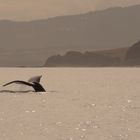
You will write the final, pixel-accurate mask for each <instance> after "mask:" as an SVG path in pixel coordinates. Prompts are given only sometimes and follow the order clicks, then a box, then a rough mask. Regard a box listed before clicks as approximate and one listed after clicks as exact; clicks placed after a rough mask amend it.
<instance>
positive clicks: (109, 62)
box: [45, 51, 121, 67]
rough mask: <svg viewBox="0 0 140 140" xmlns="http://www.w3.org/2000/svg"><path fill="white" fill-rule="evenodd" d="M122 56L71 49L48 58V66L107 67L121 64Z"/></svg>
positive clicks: (46, 64)
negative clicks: (63, 53)
mask: <svg viewBox="0 0 140 140" xmlns="http://www.w3.org/2000/svg"><path fill="white" fill-rule="evenodd" d="M120 62H121V61H120V58H118V57H111V56H108V55H103V54H99V53H93V52H85V53H83V54H82V53H80V52H76V51H70V52H68V53H66V54H65V55H63V56H61V55H55V56H51V57H49V58H48V59H47V62H46V63H45V66H47V67H106V66H119V65H120Z"/></svg>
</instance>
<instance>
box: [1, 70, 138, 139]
mask: <svg viewBox="0 0 140 140" xmlns="http://www.w3.org/2000/svg"><path fill="white" fill-rule="evenodd" d="M36 75H42V76H43V77H42V79H41V83H42V85H43V86H44V88H45V89H46V90H47V92H45V93H35V92H25V93H23V92H15V93H14V92H8V91H7V92H6V91H5V92H4V90H9V91H19V90H20V89H22V90H23V89H25V88H24V87H22V88H21V87H19V85H16V84H13V85H9V86H7V87H2V85H3V84H5V83H7V82H9V81H12V80H25V81H26V80H28V79H29V78H30V77H32V76H36ZM0 85H1V86H0V140H140V69H139V68H0ZM26 88H27V87H26Z"/></svg>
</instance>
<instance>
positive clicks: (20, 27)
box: [0, 5, 140, 66]
mask: <svg viewBox="0 0 140 140" xmlns="http://www.w3.org/2000/svg"><path fill="white" fill-rule="evenodd" d="M139 13H140V5H136V6H131V7H125V8H121V7H116V8H110V9H106V10H102V11H96V12H89V13H86V14H81V15H71V16H62V17H54V18H50V19H46V20H36V21H29V22H14V21H8V20H3V21H0V66H41V65H43V64H44V62H45V60H46V58H48V57H49V56H51V55H54V54H63V53H65V52H67V51H69V50H74V51H85V50H88V51H93V50H97V49H99V50H100V49H103V50H104V49H114V48H120V47H128V46H130V45H131V44H133V43H134V42H136V41H137V40H139V39H140V30H139V27H140V16H139Z"/></svg>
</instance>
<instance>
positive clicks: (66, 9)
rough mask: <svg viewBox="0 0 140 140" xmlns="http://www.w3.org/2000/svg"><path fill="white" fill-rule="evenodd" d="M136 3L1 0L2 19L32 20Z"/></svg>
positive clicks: (139, 1)
mask: <svg viewBox="0 0 140 140" xmlns="http://www.w3.org/2000/svg"><path fill="white" fill-rule="evenodd" d="M135 4H140V0H0V19H12V20H32V19H39V18H48V17H54V16H59V15H68V14H77V13H84V12H87V11H93V10H97V9H104V8H107V7H114V6H128V5H135Z"/></svg>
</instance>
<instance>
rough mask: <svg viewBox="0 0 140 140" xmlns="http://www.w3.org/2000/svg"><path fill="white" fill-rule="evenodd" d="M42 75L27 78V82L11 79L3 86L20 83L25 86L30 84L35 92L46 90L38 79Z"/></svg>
mask: <svg viewBox="0 0 140 140" xmlns="http://www.w3.org/2000/svg"><path fill="white" fill-rule="evenodd" d="M41 77H42V76H35V77H32V78H30V79H29V80H28V82H26V81H22V80H15V81H11V82H9V83H6V84H4V85H3V86H7V85H10V84H13V83H15V84H22V85H27V86H31V87H33V89H34V90H35V92H46V90H45V89H44V88H43V86H42V85H41V84H40V79H41Z"/></svg>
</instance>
